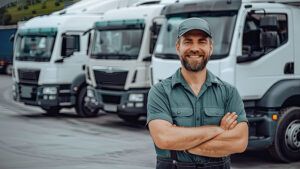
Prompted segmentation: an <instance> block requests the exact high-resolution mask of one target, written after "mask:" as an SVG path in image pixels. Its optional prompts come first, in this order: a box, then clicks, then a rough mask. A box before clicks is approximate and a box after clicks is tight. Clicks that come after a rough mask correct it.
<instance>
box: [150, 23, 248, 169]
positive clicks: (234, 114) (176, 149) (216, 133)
mask: <svg viewBox="0 0 300 169" xmlns="http://www.w3.org/2000/svg"><path fill="white" fill-rule="evenodd" d="M177 37H178V38H177V42H176V51H177V54H178V55H179V57H180V61H181V65H182V66H181V68H180V69H178V70H177V72H176V73H175V74H174V75H173V76H172V77H170V78H168V79H166V80H163V81H162V82H160V83H158V84H156V85H155V86H153V87H152V88H151V90H150V92H149V95H148V105H147V109H148V110H147V111H148V116H147V122H148V127H149V130H150V134H151V136H152V139H153V141H154V143H155V148H156V153H157V166H156V168H157V169H171V168H177V169H185V168H188V169H192V168H204V169H205V168H230V158H229V155H230V154H233V153H241V152H243V151H244V150H245V149H246V147H247V144H248V125H247V118H246V114H245V110H244V105H243V102H242V100H241V97H240V96H239V94H238V92H237V90H236V88H235V87H233V86H231V85H230V84H228V83H226V82H223V81H222V80H220V79H219V78H217V77H216V76H215V75H213V74H212V73H211V72H210V71H208V70H207V69H206V64H207V62H208V60H209V58H210V56H211V55H212V52H213V42H212V35H211V31H210V28H209V25H208V23H207V22H206V21H205V20H203V19H200V18H189V19H186V20H184V21H183V22H182V23H181V24H180V25H179V29H178V36H177Z"/></svg>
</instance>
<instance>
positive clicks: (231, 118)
mask: <svg viewBox="0 0 300 169" xmlns="http://www.w3.org/2000/svg"><path fill="white" fill-rule="evenodd" d="M237 117H238V115H236V113H235V112H228V113H226V115H225V116H224V117H223V118H222V120H221V124H220V127H221V128H222V129H224V130H231V129H233V128H234V127H235V126H236V125H237V120H236V119H237Z"/></svg>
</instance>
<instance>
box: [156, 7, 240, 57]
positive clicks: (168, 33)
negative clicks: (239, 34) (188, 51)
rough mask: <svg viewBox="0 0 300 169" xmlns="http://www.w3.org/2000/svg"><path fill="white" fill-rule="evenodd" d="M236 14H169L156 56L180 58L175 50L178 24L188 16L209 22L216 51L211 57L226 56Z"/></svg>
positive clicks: (157, 46)
mask: <svg viewBox="0 0 300 169" xmlns="http://www.w3.org/2000/svg"><path fill="white" fill-rule="evenodd" d="M236 16H237V12H236V11H219V12H202V13H195V14H191V13H190V14H180V15H173V16H169V17H167V20H166V23H164V24H163V26H162V28H161V31H160V35H159V38H158V41H157V44H156V47H155V54H154V56H155V57H158V58H162V59H179V57H178V55H177V54H176V50H175V42H176V40H177V29H178V25H179V24H180V23H181V22H182V21H183V20H184V19H186V18H189V17H200V18H203V19H205V20H206V21H207V22H208V23H209V25H210V28H211V31H212V36H213V41H214V44H213V45H214V51H213V54H212V56H211V59H219V58H223V57H226V56H227V55H228V53H229V49H230V44H231V39H232V34H233V30H234V24H235V21H236Z"/></svg>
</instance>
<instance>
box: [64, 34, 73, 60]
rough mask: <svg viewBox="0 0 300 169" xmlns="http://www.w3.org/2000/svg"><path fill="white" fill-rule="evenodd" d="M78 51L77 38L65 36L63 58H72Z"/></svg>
mask: <svg viewBox="0 0 300 169" xmlns="http://www.w3.org/2000/svg"><path fill="white" fill-rule="evenodd" d="M75 51H76V39H75V36H63V39H62V48H61V56H62V57H70V56H71V55H73V53H74V52H75Z"/></svg>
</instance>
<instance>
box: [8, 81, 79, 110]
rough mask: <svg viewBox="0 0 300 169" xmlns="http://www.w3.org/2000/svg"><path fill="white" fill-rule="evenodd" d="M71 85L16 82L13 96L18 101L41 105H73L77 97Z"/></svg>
mask: <svg viewBox="0 0 300 169" xmlns="http://www.w3.org/2000/svg"><path fill="white" fill-rule="evenodd" d="M70 86H71V85H56V84H50V85H34V84H21V83H15V84H14V85H13V98H14V100H16V101H18V102H21V103H24V104H27V105H33V106H39V107H66V108H68V107H73V106H74V104H75V101H76V99H75V94H73V92H72V90H71V87H70Z"/></svg>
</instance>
